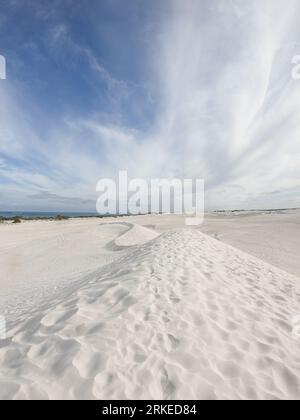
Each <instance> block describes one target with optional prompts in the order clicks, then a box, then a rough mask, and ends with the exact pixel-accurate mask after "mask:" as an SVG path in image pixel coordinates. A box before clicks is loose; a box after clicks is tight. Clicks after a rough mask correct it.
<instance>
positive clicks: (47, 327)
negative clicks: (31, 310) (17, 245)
mask: <svg viewBox="0 0 300 420" xmlns="http://www.w3.org/2000/svg"><path fill="white" fill-rule="evenodd" d="M125 234H126V233H125ZM128 234H129V233H128V232H127V235H128ZM131 234H132V233H131ZM127 239H128V236H127ZM131 239H132V238H131ZM149 239H150V241H149V242H147V243H145V244H141V245H135V246H134V247H133V248H127V250H126V253H124V254H122V255H121V256H119V257H118V258H117V259H116V260H115V261H114V262H113V263H112V264H107V265H105V266H103V267H101V268H100V269H99V270H98V271H97V272H95V273H93V274H89V275H88V276H86V277H85V278H84V279H82V281H81V283H80V284H78V285H77V289H76V290H74V291H71V292H67V291H65V292H64V295H62V296H61V302H59V303H57V304H56V306H53V305H52V306H49V307H48V308H44V309H43V310H41V311H40V312H38V313H37V314H36V315H35V317H34V318H33V319H29V320H28V321H23V322H21V323H20V324H19V325H17V326H15V327H14V328H12V329H11V330H10V331H9V332H8V338H7V340H2V341H0V346H1V348H0V366H1V371H0V398H2V399H3V398H50V399H58V398H70V399H73V398H101V399H113V398H121V399H126V398H131V399H138V398H170V399H176V398H182V399H183V398H189V399H193V398H197V399H227V398H230V399H232V398H249V399H256V398H270V399H274V398H281V399H284V398H294V399H299V398H300V351H299V346H300V342H299V341H297V340H295V339H294V338H293V336H292V324H291V320H292V318H293V317H294V316H295V315H297V314H298V313H299V312H300V292H299V288H298V284H297V282H298V280H297V279H296V278H294V277H293V276H290V275H288V274H286V273H285V272H283V271H280V270H278V269H276V268H274V267H272V266H270V265H268V264H265V263H263V262H262V261H260V260H258V259H256V258H254V257H251V256H249V255H247V254H244V253H242V252H241V251H238V250H236V249H234V248H232V247H230V246H228V245H225V244H223V243H221V242H219V241H216V240H214V239H212V238H210V237H208V236H206V235H204V234H202V233H200V232H198V231H195V230H190V229H180V230H175V231H171V232H168V233H164V234H162V235H161V236H159V237H157V238H153V239H151V238H149ZM120 243H121V244H122V240H121V238H119V240H118V246H120ZM124 244H126V245H128V243H127V240H126V238H125V239H124Z"/></svg>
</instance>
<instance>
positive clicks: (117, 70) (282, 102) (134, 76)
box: [0, 0, 300, 211]
mask: <svg viewBox="0 0 300 420" xmlns="http://www.w3.org/2000/svg"><path fill="white" fill-rule="evenodd" d="M299 21H300V4H299V2H298V1H297V0H285V1H283V0H276V1H275V0H254V1H251V2H245V1H242V0H186V1H184V2H183V1H180V0H161V1H156V0H154V1H151V2H150V1H147V0H131V1H123V0H89V1H78V0H76V1H73V0H54V1H51V2H49V1H46V0H0V54H1V55H2V56H4V57H5V59H6V63H7V79H6V80H0V210H46V211H50V210H53V211H58V210H70V211H71V210H74V211H93V210H94V209H95V201H96V191H95V187H96V183H97V181H98V179H99V178H101V177H105V178H107V177H110V176H115V175H116V174H117V172H118V171H119V170H123V169H127V170H128V172H129V176H130V177H145V178H149V177H174V176H177V177H178V176H179V177H194V178H195V177H197V178H204V179H205V182H206V205H207V208H255V207H256V208H257V207H260V208H261V207H270V208H271V207H299V206H300V195H299V192H300V165H299V163H300V143H299V135H300V118H299V112H300V111H299V109H300V107H299V105H300V81H295V80H293V78H292V76H291V75H292V64H291V62H292V58H293V56H294V55H297V54H300V25H299V23H300V22H299Z"/></svg>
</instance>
